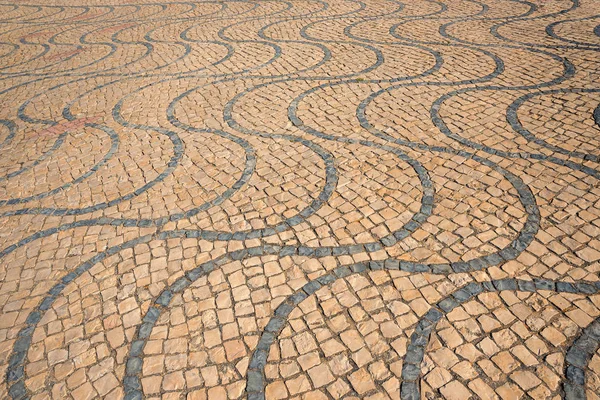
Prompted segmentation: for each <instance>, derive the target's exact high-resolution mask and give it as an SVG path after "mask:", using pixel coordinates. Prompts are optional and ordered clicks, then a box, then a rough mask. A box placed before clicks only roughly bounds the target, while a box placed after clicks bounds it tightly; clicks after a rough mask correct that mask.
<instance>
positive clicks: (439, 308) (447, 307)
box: [400, 278, 600, 400]
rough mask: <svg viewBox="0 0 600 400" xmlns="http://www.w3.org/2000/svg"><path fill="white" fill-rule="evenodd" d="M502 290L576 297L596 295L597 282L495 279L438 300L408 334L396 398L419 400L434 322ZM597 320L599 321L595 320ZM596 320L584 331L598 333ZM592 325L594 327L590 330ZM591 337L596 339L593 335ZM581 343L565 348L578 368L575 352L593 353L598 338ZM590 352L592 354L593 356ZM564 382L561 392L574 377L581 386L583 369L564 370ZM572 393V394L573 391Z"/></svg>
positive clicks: (599, 325) (576, 399)
mask: <svg viewBox="0 0 600 400" xmlns="http://www.w3.org/2000/svg"><path fill="white" fill-rule="evenodd" d="M503 290H518V291H522V292H532V293H534V292H537V291H538V290H548V291H553V292H557V293H578V294H587V295H590V294H596V293H598V292H600V281H597V282H577V283H571V282H563V281H551V280H546V279H537V278H534V279H533V280H531V281H526V280H521V279H512V278H509V279H499V280H492V281H487V282H481V283H476V282H472V283H469V284H468V285H466V286H464V287H463V288H461V289H459V290H457V291H455V292H454V293H452V294H451V295H450V296H448V297H446V298H445V299H443V300H441V301H439V302H438V303H436V304H435V305H434V306H432V307H431V309H430V310H429V311H428V312H427V313H425V315H423V317H422V318H421V320H420V321H419V322H418V323H417V326H416V329H415V332H414V333H413V334H412V336H411V338H410V343H409V345H408V347H407V350H406V355H405V356H404V364H403V366H402V383H401V389H400V398H401V399H402V400H418V399H420V391H419V379H420V376H421V363H422V361H423V357H424V356H425V349H426V347H427V344H428V343H429V336H430V335H431V332H432V331H433V330H434V329H435V327H436V325H437V323H438V321H439V320H440V319H441V318H442V317H443V316H444V315H445V314H447V313H449V312H450V311H452V310H453V309H454V308H456V307H458V306H460V305H461V304H463V303H464V302H466V301H468V300H470V299H471V298H473V297H475V296H477V295H478V294H480V293H483V292H499V291H503ZM599 320H600V319H599ZM599 320H596V321H595V322H594V323H593V324H592V325H590V327H588V328H586V330H584V332H585V331H587V330H588V329H589V330H590V331H593V332H594V333H598V334H600V322H599ZM592 326H594V328H592ZM582 337H583V338H585V339H588V338H591V337H592V336H591V335H588V334H585V335H583V336H580V338H582ZM593 337H594V338H595V337H596V336H593ZM585 339H584V340H582V341H581V342H580V339H577V341H576V343H580V345H577V346H576V347H574V348H572V349H573V350H571V349H569V352H568V354H569V353H571V354H572V355H571V357H570V358H569V359H570V360H572V361H579V362H578V364H577V365H581V355H580V354H579V351H582V349H586V350H585V351H586V353H584V354H587V352H588V351H589V349H590V348H591V347H593V351H596V348H597V346H598V340H600V336H598V338H597V339H596V340H595V344H594V343H591V341H590V340H585ZM590 346H591V347H590ZM593 351H592V354H593ZM566 376H567V382H566V384H565V386H564V387H565V392H567V393H569V392H568V391H567V389H568V388H570V383H571V381H570V380H569V377H572V378H575V379H574V380H573V383H576V384H579V383H581V384H583V383H582V379H583V370H581V369H574V368H573V367H568V368H567V370H566ZM572 393H575V391H573V392H572ZM581 393H583V397H569V395H568V394H567V397H566V398H567V399H568V400H579V399H581V400H583V399H585V393H584V392H583V391H581V390H580V391H577V394H581Z"/></svg>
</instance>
